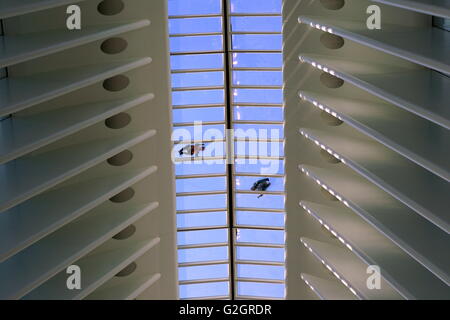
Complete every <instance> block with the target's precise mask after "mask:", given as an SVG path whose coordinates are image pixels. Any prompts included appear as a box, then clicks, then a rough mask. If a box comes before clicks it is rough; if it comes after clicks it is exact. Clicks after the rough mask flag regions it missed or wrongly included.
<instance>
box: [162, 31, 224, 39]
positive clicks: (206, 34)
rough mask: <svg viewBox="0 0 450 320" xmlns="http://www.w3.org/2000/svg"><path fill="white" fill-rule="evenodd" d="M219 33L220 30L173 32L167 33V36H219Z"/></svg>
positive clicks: (220, 33)
mask: <svg viewBox="0 0 450 320" xmlns="http://www.w3.org/2000/svg"><path fill="white" fill-rule="evenodd" d="M221 35H222V32H196V33H173V34H170V35H169V38H181V37H200V36H221Z"/></svg>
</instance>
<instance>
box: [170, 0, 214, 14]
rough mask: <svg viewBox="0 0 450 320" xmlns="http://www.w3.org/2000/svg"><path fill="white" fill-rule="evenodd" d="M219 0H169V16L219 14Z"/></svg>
mask: <svg viewBox="0 0 450 320" xmlns="http://www.w3.org/2000/svg"><path fill="white" fill-rule="evenodd" d="M221 12H222V1H221V0H169V16H179V15H183V16H184V15H205V14H221Z"/></svg>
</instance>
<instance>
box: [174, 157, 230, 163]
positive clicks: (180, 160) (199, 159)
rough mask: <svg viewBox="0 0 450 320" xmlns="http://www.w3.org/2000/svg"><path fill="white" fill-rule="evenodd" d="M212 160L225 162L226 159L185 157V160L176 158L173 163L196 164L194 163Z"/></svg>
mask: <svg viewBox="0 0 450 320" xmlns="http://www.w3.org/2000/svg"><path fill="white" fill-rule="evenodd" d="M214 160H217V161H218V160H224V161H226V158H220V157H186V158H176V159H174V161H175V162H179V163H181V162H196V161H214Z"/></svg>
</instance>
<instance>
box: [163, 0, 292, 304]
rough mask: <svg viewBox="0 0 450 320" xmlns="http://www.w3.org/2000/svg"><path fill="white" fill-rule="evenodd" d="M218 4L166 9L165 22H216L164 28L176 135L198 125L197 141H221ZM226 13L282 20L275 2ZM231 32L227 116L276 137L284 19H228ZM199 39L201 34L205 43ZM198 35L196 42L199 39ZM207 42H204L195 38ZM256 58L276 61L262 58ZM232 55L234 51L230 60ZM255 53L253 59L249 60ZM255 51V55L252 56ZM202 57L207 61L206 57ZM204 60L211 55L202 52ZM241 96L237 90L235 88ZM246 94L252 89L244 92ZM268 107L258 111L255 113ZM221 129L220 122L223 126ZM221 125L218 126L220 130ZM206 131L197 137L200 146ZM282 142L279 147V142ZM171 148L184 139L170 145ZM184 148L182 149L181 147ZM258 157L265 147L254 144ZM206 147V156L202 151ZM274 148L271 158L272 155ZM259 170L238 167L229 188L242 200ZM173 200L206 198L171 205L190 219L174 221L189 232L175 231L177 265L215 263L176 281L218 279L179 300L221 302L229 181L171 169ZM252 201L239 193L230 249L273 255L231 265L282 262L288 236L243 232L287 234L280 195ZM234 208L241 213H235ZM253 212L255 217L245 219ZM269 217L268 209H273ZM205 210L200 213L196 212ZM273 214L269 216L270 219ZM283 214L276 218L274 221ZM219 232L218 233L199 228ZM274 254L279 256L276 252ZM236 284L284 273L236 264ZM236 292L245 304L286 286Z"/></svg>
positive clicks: (178, 0)
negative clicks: (208, 136)
mask: <svg viewBox="0 0 450 320" xmlns="http://www.w3.org/2000/svg"><path fill="white" fill-rule="evenodd" d="M221 4H222V1H221V0H169V15H170V16H186V15H217V16H210V17H187V18H180V17H176V18H173V19H170V22H169V31H170V34H171V38H170V47H171V52H172V53H176V55H172V56H171V65H172V70H173V74H172V87H173V88H174V92H173V106H174V109H173V121H174V124H175V125H176V127H175V129H178V131H177V132H181V131H180V130H183V132H185V133H190V134H192V135H194V127H193V126H192V123H193V122H194V121H198V120H201V121H203V122H206V123H207V122H214V123H215V124H211V125H208V124H204V125H203V132H205V131H206V130H208V129H216V130H218V132H220V133H221V134H224V133H225V125H224V124H223V123H224V122H225V114H226V107H225V90H224V86H225V79H226V77H225V74H224V60H225V59H224V53H223V50H224V48H223V40H224V39H223V34H222V32H223V27H224V26H223V24H224V22H223V21H222V16H221V12H222V7H221ZM230 13H231V15H232V14H233V13H252V14H261V13H262V14H264V13H272V14H280V13H281V0H264V1H260V0H230ZM230 22H231V30H232V32H238V33H239V34H232V35H231V50H233V53H229V54H230V59H231V64H232V67H233V68H235V69H236V70H234V71H232V74H231V77H232V78H231V79H232V85H233V87H235V88H232V89H231V90H232V91H231V96H232V99H233V105H232V110H231V112H232V115H233V120H234V121H238V122H239V121H241V122H242V121H244V122H245V121H251V123H235V124H234V129H243V130H248V129H255V130H260V129H263V130H278V131H279V132H281V135H282V132H283V124H282V121H283V108H282V103H283V96H282V90H281V85H282V72H281V70H274V69H273V68H281V66H282V55H281V53H280V52H275V51H280V50H281V45H282V39H281V34H280V32H281V23H282V22H281V17H280V16H239V17H236V16H231V18H230ZM251 32H269V33H270V32H277V33H278V34H241V33H251ZM205 33H207V34H206V35H205ZM196 34H197V35H196ZM198 34H203V35H198ZM258 50H263V51H270V50H273V51H274V52H266V53H263V52H258ZM235 51H238V52H235ZM245 51H252V52H245ZM253 51H256V52H253ZM205 52H206V53H205ZM208 52H209V53H208ZM239 68H250V69H251V68H272V69H271V70H247V69H246V70H239ZM240 87H243V88H240ZM248 87H250V88H248ZM260 105H264V106H260ZM255 121H262V122H267V121H272V122H273V121H275V122H276V121H278V122H279V123H261V124H257V123H254V122H255ZM221 122H222V123H221ZM217 123H220V124H217ZM203 132H200V133H199V134H197V136H194V138H195V139H198V140H200V139H202V136H203ZM279 138H282V136H280V137H279ZM173 139H174V140H182V139H183V137H182V136H181V135H180V136H175V135H174V136H173ZM183 146H185V144H184V145H183V144H181V145H178V146H177V148H178V147H183ZM214 147H220V148H222V149H221V150H223V148H224V144H223V143H222V142H217V143H215V144H210V145H207V149H206V150H205V151H204V152H205V154H208V151H209V149H213V148H214ZM258 147H260V148H258V150H262V149H263V148H261V147H263V146H262V145H258ZM208 148H209V149H208ZM271 148H272V149H271ZM271 150H272V151H273V150H276V151H277V152H278V154H279V155H280V156H283V142H272V143H270V145H269V146H268V154H269V155H270V154H271V153H270V152H271ZM238 153H239V154H240V155H242V156H245V155H257V153H255V151H251V149H250V145H248V147H246V148H245V149H243V150H239V152H238ZM274 163H276V167H277V170H276V172H272V173H275V174H281V175H282V174H283V173H284V169H283V168H284V167H283V166H284V161H283V160H274ZM262 168H266V169H267V164H266V165H265V166H264V165H263V164H261V163H256V164H249V163H244V164H236V165H235V166H234V171H235V173H236V175H235V177H234V179H233V180H234V181H235V182H234V183H235V188H236V190H238V191H249V190H250V187H251V186H252V185H253V183H254V182H255V181H256V180H258V179H260V178H262V177H263V176H260V177H257V176H249V175H248V174H260V173H261V170H262ZM175 172H176V175H177V176H178V177H179V178H180V179H177V181H176V189H177V193H178V194H180V193H184V192H211V191H213V194H203V195H182V194H181V195H179V196H177V210H178V211H181V212H183V210H191V211H190V212H189V213H179V214H178V219H177V226H178V228H195V229H196V230H195V231H185V230H184V229H182V230H183V231H179V232H178V245H180V246H187V247H186V248H184V247H181V248H180V249H179V262H180V263H187V264H189V263H193V262H204V263H206V262H208V261H215V263H214V264H209V265H199V266H193V265H187V266H182V267H180V269H179V278H180V281H186V280H203V279H221V278H223V279H224V281H215V282H209V283H194V284H181V285H180V297H181V298H195V297H205V296H227V295H228V294H229V281H225V279H227V278H228V277H229V265H228V259H229V252H228V247H227V246H226V245H227V243H228V240H229V239H228V237H229V235H230V232H229V229H228V217H227V209H228V208H227V205H228V199H227V193H226V191H227V177H226V174H227V172H226V167H225V164H224V163H221V164H220V163H219V164H212V165H206V164H204V163H197V164H188V163H184V164H179V165H175ZM199 174H214V175H215V176H214V177H200V178H193V177H191V178H183V177H182V176H186V175H199ZM270 179H271V186H270V187H269V189H268V191H279V192H283V191H284V178H283V177H277V176H276V177H270ZM257 196H258V194H257V193H239V192H238V193H236V194H235V197H234V202H235V206H236V207H237V210H236V212H235V220H236V221H235V223H237V225H238V226H242V227H241V228H239V227H238V228H237V229H236V230H237V231H236V232H237V233H236V238H235V241H236V243H238V244H239V243H246V242H251V243H257V244H258V243H259V244H268V245H272V246H273V247H267V248H266V247H252V246H244V247H241V246H236V248H235V255H236V256H235V258H236V259H238V260H247V261H248V260H253V261H265V262H278V263H282V262H284V254H285V253H284V248H283V247H282V246H283V245H284V236H285V235H284V230H282V229H280V230H276V229H272V230H264V229H261V230H259V229H248V228H245V226H260V227H264V226H267V227H276V228H283V227H284V213H283V212H282V211H283V210H284V195H283V194H266V195H264V196H263V197H261V198H258V197H257ZM239 208H247V209H246V210H243V209H242V210H239ZM251 208H254V210H251ZM269 209H273V210H269ZM196 210H199V211H206V212H196ZM265 210H267V211H265ZM272 211H274V212H272ZM277 211H280V212H277ZM208 227H215V229H203V230H202V228H208ZM211 243H215V244H216V246H215V247H210V248H208V247H207V248H193V247H192V246H193V245H194V246H195V245H202V244H211ZM276 246H279V247H276ZM236 273H237V276H238V278H259V279H269V280H270V279H271V280H284V266H283V265H273V266H270V265H258V264H245V263H239V264H237V265H236ZM237 293H238V294H239V295H244V296H269V297H277V298H282V297H283V296H284V283H260V282H252V281H238V282H237Z"/></svg>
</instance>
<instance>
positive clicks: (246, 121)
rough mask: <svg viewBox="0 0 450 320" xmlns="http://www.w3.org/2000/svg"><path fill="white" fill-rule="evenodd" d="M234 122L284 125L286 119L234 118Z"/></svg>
mask: <svg viewBox="0 0 450 320" xmlns="http://www.w3.org/2000/svg"><path fill="white" fill-rule="evenodd" d="M233 123H238V124H283V125H284V121H270V120H233ZM258 140H260V139H258ZM283 140H284V139H283Z"/></svg>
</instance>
